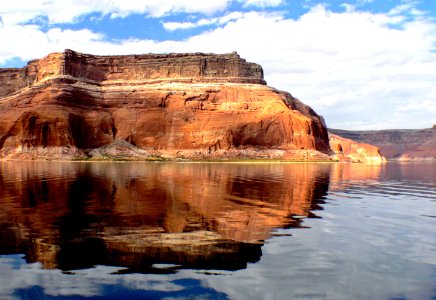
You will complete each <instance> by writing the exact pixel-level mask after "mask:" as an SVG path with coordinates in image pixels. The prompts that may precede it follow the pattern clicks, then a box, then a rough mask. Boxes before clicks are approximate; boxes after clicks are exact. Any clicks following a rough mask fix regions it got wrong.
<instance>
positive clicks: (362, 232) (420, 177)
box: [0, 162, 436, 299]
mask: <svg viewBox="0 0 436 300" xmlns="http://www.w3.org/2000/svg"><path fill="white" fill-rule="evenodd" d="M89 298H90V299H103V298H104V299H436V164H435V163H407V164H405V163H403V164H401V163H388V164H385V165H362V164H285V163H271V164H268V163H255V164H247V163H244V164H243V163H147V162H92V163H83V162H0V299H89Z"/></svg>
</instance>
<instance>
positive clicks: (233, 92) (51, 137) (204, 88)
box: [0, 50, 332, 160]
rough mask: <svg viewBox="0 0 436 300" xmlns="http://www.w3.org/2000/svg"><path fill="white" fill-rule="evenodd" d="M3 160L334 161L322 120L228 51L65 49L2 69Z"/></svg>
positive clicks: (0, 148)
mask: <svg viewBox="0 0 436 300" xmlns="http://www.w3.org/2000/svg"><path fill="white" fill-rule="evenodd" d="M0 114H1V115H2V118H0V158H8V159H29V158H31V159H33V158H46V159H71V158H84V157H94V158H103V159H104V158H153V157H157V158H170V159H172V158H194V159H204V158H245V157H247V158H279V159H298V160H300V159H304V160H316V159H328V154H331V153H332V152H331V149H330V146H329V141H328V134H327V130H326V127H325V126H324V123H323V120H322V118H321V117H320V116H318V115H317V114H316V113H315V112H314V111H313V110H312V109H311V108H310V107H308V106H306V105H304V104H303V103H301V102H300V101H299V100H297V99H295V98H294V97H292V96H291V95H290V94H289V93H286V92H281V91H277V90H275V89H273V88H270V87H268V86H267V85H266V82H265V81H264V79H263V70H262V67H261V66H259V65H257V64H254V63H249V62H246V61H245V60H244V59H242V58H240V57H239V55H238V54H237V53H230V54H220V55H217V54H204V53H187V54H144V55H125V56H94V55H88V54H82V53H78V52H74V51H72V50H65V51H64V52H62V53H53V54H50V55H48V56H47V57H45V58H42V59H39V60H33V61H30V62H29V63H28V65H27V66H26V67H24V68H21V69H0Z"/></svg>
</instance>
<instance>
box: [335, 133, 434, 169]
mask: <svg viewBox="0 0 436 300" xmlns="http://www.w3.org/2000/svg"><path fill="white" fill-rule="evenodd" d="M329 131H330V132H332V133H334V134H337V135H340V136H342V137H345V138H348V139H352V140H355V141H358V142H364V143H369V144H372V145H375V146H377V147H379V148H380V150H381V152H382V153H383V155H385V156H386V158H388V159H395V160H423V159H424V160H433V159H436V125H434V126H433V128H426V129H391V130H370V131H348V130H340V129H329Z"/></svg>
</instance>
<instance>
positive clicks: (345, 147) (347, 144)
mask: <svg viewBox="0 0 436 300" xmlns="http://www.w3.org/2000/svg"><path fill="white" fill-rule="evenodd" d="M329 140H330V147H331V148H332V150H333V151H334V152H335V154H336V158H337V159H338V160H339V161H351V162H363V163H382V162H385V161H386V158H385V157H384V156H383V154H382V153H381V152H380V149H379V148H377V147H376V146H373V145H370V144H368V143H364V142H358V141H355V140H351V139H347V138H344V137H342V136H338V135H336V134H333V133H331V132H329Z"/></svg>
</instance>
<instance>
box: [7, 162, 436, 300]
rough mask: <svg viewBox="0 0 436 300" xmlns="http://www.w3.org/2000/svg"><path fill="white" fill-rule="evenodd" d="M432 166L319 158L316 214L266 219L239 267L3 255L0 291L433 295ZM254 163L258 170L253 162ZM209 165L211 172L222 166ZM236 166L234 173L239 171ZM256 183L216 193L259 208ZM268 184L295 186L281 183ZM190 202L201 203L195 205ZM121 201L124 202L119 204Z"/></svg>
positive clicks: (45, 294)
mask: <svg viewBox="0 0 436 300" xmlns="http://www.w3.org/2000/svg"><path fill="white" fill-rule="evenodd" d="M434 166H435V164H427V165H419V164H410V165H402V164H388V165H387V166H385V167H382V168H380V167H370V166H362V165H334V166H331V167H327V168H326V167H325V166H323V167H322V172H321V173H320V174H321V175H320V176H318V177H316V176H315V177H316V178H317V180H318V181H322V182H324V183H327V184H328V185H327V186H328V191H326V194H324V195H320V196H321V198H322V199H323V202H319V203H318V206H319V205H320V207H319V208H321V209H320V210H317V211H315V212H314V213H315V214H316V216H318V217H319V218H304V216H300V217H303V219H302V224H301V225H302V226H300V227H299V228H296V227H292V226H291V227H290V228H288V229H285V228H280V226H276V225H274V226H275V229H272V230H273V231H274V234H273V237H272V238H270V239H268V240H266V241H265V243H264V244H263V245H261V257H260V260H259V261H257V262H254V263H248V264H247V267H246V268H245V269H241V270H237V271H216V270H214V269H213V268H212V269H210V270H202V269H200V270H191V269H183V268H179V266H178V265H165V264H161V265H158V264H155V265H154V267H155V268H156V269H159V268H170V269H171V268H173V267H174V272H167V274H164V275H163V274H137V273H129V272H123V271H125V270H124V269H123V268H121V267H109V266H102V265H97V266H96V267H94V268H90V269H82V270H73V271H71V272H69V273H62V271H60V270H57V269H44V268H42V264H41V263H29V264H26V263H25V258H24V257H23V255H2V256H0V299H1V298H4V297H5V298H8V297H10V296H11V295H14V297H15V298H30V299H41V298H43V299H56V298H57V299H68V298H69V297H70V298H74V299H76V298H78V297H87V298H99V297H105V298H109V299H110V298H112V299H118V298H130V299H135V298H147V299H166V298H168V299H174V298H176V299H250V300H252V299H436V237H435V228H436V218H435V216H436V186H435V180H434V178H435V176H434V174H435V172H436V168H434ZM290 167H291V166H290ZM195 168H196V167H194V169H195ZM244 168H249V167H244ZM256 168H258V171H256V172H257V173H256V174H259V168H260V169H261V167H256ZM112 170H113V169H112ZM211 170H212V171H216V169H214V167H211V168H210V170H209V169H207V171H208V172H205V173H207V174H210V173H211V172H209V171H211ZM274 170H276V169H274ZM277 170H281V169H280V168H278V169H277ZM326 170H327V171H328V172H326ZM177 171H178V172H179V173H180V172H181V171H184V169H177ZM233 171H234V170H233ZM309 171H310V172H309ZM244 172H246V170H245V169H244ZM262 172H263V171H262ZM194 173H195V172H194ZM314 173H316V167H311V168H310V169H307V168H306V167H303V168H302V172H301V174H300V173H299V174H298V175H295V174H292V173H288V175H289V174H290V175H292V176H293V177H292V176H291V177H292V178H291V179H290V180H288V181H287V182H286V184H289V183H290V182H298V183H299V185H298V186H301V183H304V182H307V181H310V180H313V178H314V176H313V174H314ZM99 174H104V172H100V173H99ZM213 174H214V175H215V177H217V175H219V176H222V174H224V173H222V172H221V171H219V172H216V173H213ZM247 174H250V173H245V175H247ZM266 174H267V175H269V174H270V173H268V172H266ZM284 174H287V173H284ZM326 174H327V175H326ZM243 175H244V173H242V174H240V176H239V177H238V178H239V179H238V180H244V179H243ZM100 176H104V175H100ZM161 176H162V175H161ZM219 176H218V177H219ZM267 177H268V176H266V177H265V178H267ZM161 178H163V177H161ZM165 178H167V177H165ZM168 178H169V177H168ZM257 178H261V177H259V176H258V177H257ZM182 179H183V177H180V178H179V180H182ZM114 182H116V181H115V180H114ZM245 182H248V181H245ZM274 182H275V184H277V182H276V181H274ZM184 184H185V185H186V181H185V182H184ZM255 184H258V183H255ZM203 186H204V187H208V186H207V185H203ZM110 187H112V185H110ZM137 187H140V185H137ZM256 187H259V185H254V186H252V188H248V187H247V186H243V185H241V184H240V182H236V183H235V182H234V181H232V182H231V184H228V185H227V186H226V188H229V190H231V191H232V193H233V194H234V195H235V196H237V197H238V198H235V199H236V200H238V201H239V202H241V199H242V200H244V201H245V202H243V203H242V204H235V203H236V202H224V203H225V204H226V205H232V206H231V207H232V209H234V208H236V207H238V205H248V206H247V207H250V205H251V206H253V209H260V208H262V207H261V206H260V205H259V204H256V205H257V206H255V205H254V204H253V203H255V202H247V201H246V199H248V198H249V197H248V196H247V193H250V197H254V196H256V195H257V196H259V195H265V194H262V192H261V191H260V190H259V189H256ZM170 188H171V192H172V194H171V196H172V197H174V198H177V197H179V198H180V197H181V196H179V195H182V194H183V192H186V191H185V190H182V191H180V193H179V192H178V190H177V188H180V187H177V185H172V186H170ZM274 189H280V190H283V191H287V192H288V193H289V195H294V194H293V193H292V190H291V191H289V190H286V189H284V188H283V187H281V186H280V184H277V185H275V186H274ZM310 189H311V185H309V186H308V188H307V189H300V190H298V191H299V192H307V193H308V194H310V193H316V191H313V190H310ZM120 190H121V189H120V188H118V191H120ZM214 191H215V190H214ZM294 191H295V190H294ZM244 196H245V198H244ZM257 196H256V197H257ZM310 197H313V196H310ZM310 197H309V198H310ZM193 198H194V197H193ZM315 198H316V197H315ZM171 199H172V198H171ZM180 199H181V198H180ZM295 199H297V198H295ZM324 202H325V203H324ZM168 203H173V204H174V203H175V202H168ZM192 203H193V204H196V203H197V202H195V201H194V202H192ZM256 203H257V202H256ZM280 203H281V202H280ZM290 203H291V204H292V203H294V202H290ZM121 204H123V203H122V202H121ZM193 204H192V205H193ZM196 205H197V204H196ZM265 205H268V203H266V202H265ZM305 205H306V204H305ZM318 206H317V207H318ZM193 207H197V208H198V211H202V210H201V209H203V206H200V205H197V206H193ZM206 207H207V206H206ZM121 208H122V209H123V211H127V210H126V207H125V206H122V207H121ZM262 209H263V208H262ZM294 209H298V207H297V208H294ZM159 211H160V210H159ZM181 211H183V210H181ZM247 211H249V210H247ZM270 212H271V211H268V213H270ZM272 212H274V213H277V211H276V210H273V211H272ZM213 213H214V212H213V211H212V212H209V211H208V212H207V214H206V212H205V215H207V216H214V215H213ZM171 217H174V216H173V215H171ZM219 217H222V216H221V215H220V216H219ZM175 220H178V219H175ZM231 220H233V219H231ZM285 225H286V224H285ZM257 226H259V225H257ZM282 227H287V226H282ZM172 228H173V227H172ZM256 228H258V227H256ZM244 230H246V228H245V229H244ZM224 233H225V234H228V232H227V231H224ZM259 247H260V246H259Z"/></svg>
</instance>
